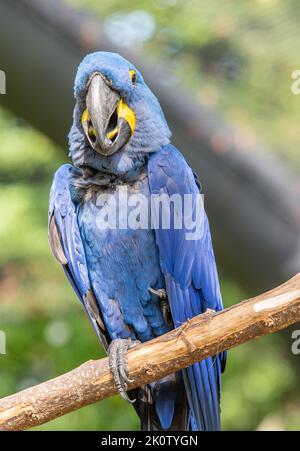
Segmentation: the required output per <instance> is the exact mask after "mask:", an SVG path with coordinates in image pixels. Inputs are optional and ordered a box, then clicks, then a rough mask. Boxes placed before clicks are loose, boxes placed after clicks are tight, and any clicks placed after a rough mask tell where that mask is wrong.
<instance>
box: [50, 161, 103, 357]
mask: <svg viewBox="0 0 300 451" xmlns="http://www.w3.org/2000/svg"><path fill="white" fill-rule="evenodd" d="M72 170H74V168H73V166H71V165H70V164H65V165H63V166H61V167H60V168H59V169H58V170H57V172H56V173H55V176H54V180H53V184H52V187H51V193H50V203H49V214H48V234H49V243H50V246H51V249H52V252H53V254H54V256H55V258H56V259H57V260H58V261H59V263H61V264H62V266H63V269H64V271H65V273H66V275H67V277H68V279H69V281H70V283H71V285H72V287H73V289H74V291H75V292H76V294H77V296H78V298H79V300H80V301H81V302H82V304H83V306H84V307H85V309H86V311H87V314H88V316H89V318H90V321H91V322H92V324H93V327H94V329H95V331H96V333H97V335H98V337H99V339H100V341H101V343H102V345H103V346H104V348H105V349H107V347H108V342H109V341H110V339H109V335H108V333H107V331H106V328H105V325H104V321H103V318H102V315H101V312H100V310H99V306H98V303H97V301H96V298H95V295H94V293H93V290H92V286H91V283H90V280H89V276H88V270H87V264H86V258H85V253H84V248H83V244H82V240H81V236H80V231H79V228H78V224H77V214H76V203H74V201H73V200H72V195H71V183H70V181H71V176H72Z"/></svg>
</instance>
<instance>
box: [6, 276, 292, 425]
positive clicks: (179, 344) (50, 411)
mask: <svg viewBox="0 0 300 451" xmlns="http://www.w3.org/2000/svg"><path fill="white" fill-rule="evenodd" d="M298 321H300V273H299V274H298V275H296V276H295V277H293V278H292V279H290V280H289V281H287V282H286V283H284V284H283V285H280V286H279V287H277V288H275V289H273V290H271V291H269V292H267V293H264V294H262V295H260V296H257V297H255V298H252V299H249V300H247V301H244V302H241V303H239V304H236V305H234V306H233V307H230V308H228V309H226V310H224V311H222V312H219V313H215V312H214V311H207V312H206V313H205V314H203V315H199V316H197V317H195V318H193V319H191V320H189V321H188V322H186V323H184V324H183V325H182V326H181V327H180V328H178V329H176V330H173V331H171V332H169V333H168V334H165V335H163V336H161V337H159V338H156V339H155V340H151V341H149V342H147V343H144V344H141V345H138V346H136V347H135V348H133V349H131V350H130V351H129V352H128V355H127V356H128V368H129V377H130V379H132V380H133V383H132V384H131V385H130V386H129V388H130V389H131V388H135V387H138V386H140V385H143V384H146V383H148V382H151V381H154V380H157V379H160V378H161V377H163V376H165V375H167V374H170V373H173V372H174V371H177V370H179V369H181V368H185V367H187V366H189V365H190V364H192V363H194V362H197V361H200V360H202V359H204V358H206V357H208V356H212V355H215V354H217V353H219V352H221V351H224V350H225V349H230V348H232V347H234V346H237V345H240V344H242V343H245V342H246V341H249V340H252V339H254V338H256V337H259V336H262V335H267V334H270V333H273V332H276V331H278V330H280V329H283V328H285V327H287V326H289V325H291V324H293V323H296V322H298ZM114 394H116V389H115V387H114V384H113V381H112V378H111V375H110V371H109V366H108V359H107V358H104V359H101V360H97V361H92V360H90V361H88V362H86V363H84V364H83V365H81V366H80V367H78V368H75V369H74V370H72V371H70V372H68V373H66V374H63V375H62V376H59V377H56V378H55V379H52V380H49V381H47V382H44V383H42V384H40V385H36V386H34V387H32V388H29V389H27V390H24V391H21V392H20V393H16V394H14V395H11V396H8V397H6V398H3V399H1V400H0V430H24V429H28V428H31V427H33V426H37V425H39V424H43V423H46V422H47V421H50V420H52V419H54V418H57V417H59V416H61V415H64V414H66V413H68V412H71V411H73V410H76V409H79V408H80V407H83V406H86V405H88V404H92V403H94V402H96V401H99V400H101V399H104V398H107V397H108V396H112V395H114Z"/></svg>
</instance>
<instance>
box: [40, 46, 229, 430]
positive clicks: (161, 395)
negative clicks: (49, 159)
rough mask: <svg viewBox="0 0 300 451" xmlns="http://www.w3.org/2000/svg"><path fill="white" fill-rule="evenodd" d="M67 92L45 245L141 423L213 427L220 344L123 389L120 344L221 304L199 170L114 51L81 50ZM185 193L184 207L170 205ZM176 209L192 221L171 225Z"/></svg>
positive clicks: (222, 358)
mask: <svg viewBox="0 0 300 451" xmlns="http://www.w3.org/2000/svg"><path fill="white" fill-rule="evenodd" d="M74 98H75V107H74V112H73V122H72V125H71V128H70V132H69V135H68V140H69V157H70V159H71V163H66V164H63V165H62V166H61V167H60V168H59V169H58V170H57V171H56V173H55V175H54V179H53V183H52V187H51V191H50V201H49V213H48V236H49V243H50V247H51V249H52V252H53V254H54V256H55V258H56V259H57V260H58V262H59V263H60V264H61V265H62V267H63V269H64V271H65V274H66V276H67V278H68V280H69V282H70V284H71V286H72V287H73V289H74V291H75V293H76V295H77V297H78V298H79V300H80V302H81V303H82V305H83V307H84V309H85V311H86V313H87V315H88V318H89V320H90V322H91V323H92V325H93V327H94V330H95V332H96V334H97V336H98V338H99V340H100V342H101V344H102V346H103V347H104V349H105V351H106V352H107V354H108V356H109V366H110V370H111V374H112V377H113V380H114V383H115V386H116V388H117V390H118V392H119V393H120V395H121V396H122V397H123V398H124V399H126V400H127V401H129V402H130V403H131V404H132V405H133V407H134V408H135V410H136V412H137V414H138V416H139V418H140V425H141V430H144V431H171V430H185V431H215V430H220V427H221V426H220V392H221V373H222V372H223V371H224V368H225V363H226V352H222V353H220V354H218V355H215V356H213V357H209V358H206V359H205V360H202V361H201V362H198V363H194V364H193V365H190V366H189V367H188V368H186V369H184V370H181V371H178V372H175V373H174V374H171V375H169V376H166V377H164V378H162V379H160V380H159V381H156V382H153V383H149V384H147V385H144V386H141V387H139V388H137V389H133V390H128V389H127V387H128V384H129V383H130V379H129V376H128V369H127V360H126V353H127V350H128V349H130V348H131V347H133V346H136V345H138V343H144V342H146V341H148V340H151V339H153V338H155V337H159V336H161V335H163V334H165V333H167V332H168V331H170V330H172V329H174V328H177V327H179V326H180V325H181V324H183V323H184V322H185V321H187V320H189V319H190V318H192V317H194V316H196V315H199V314H201V313H204V312H206V311H207V310H208V309H211V310H214V311H220V310H222V309H223V303H222V297H221V291H220V284H219V279H218V271H217V266H216V262H215V257H214V251H213V246H212V240H211V234H210V228H209V222H208V218H207V215H206V213H205V210H204V205H203V202H202V203H201V199H203V197H202V194H203V193H202V187H201V184H200V182H199V179H198V177H197V175H196V174H195V173H194V172H193V170H192V169H191V167H190V166H189V164H188V163H187V161H186V160H185V158H184V157H183V155H182V153H181V152H180V151H179V150H178V149H177V148H176V147H175V146H174V145H173V144H172V142H171V131H170V129H169V126H168V124H167V122H166V119H165V117H164V114H163V111H162V108H161V106H160V104H159V101H158V99H157V98H156V96H155V95H154V94H153V92H152V91H151V90H150V88H149V87H148V86H147V84H146V82H145V81H144V79H143V76H142V74H141V72H140V71H139V70H138V69H137V68H136V67H135V66H134V65H133V64H132V63H130V62H129V61H127V60H126V59H125V58H123V57H122V56H121V55H119V54H117V53H110V52H104V51H98V52H94V53H91V54H88V55H86V56H85V57H84V59H83V60H82V61H81V63H80V64H79V67H78V70H77V74H76V77H75V83H74ZM188 197H190V201H189V203H188V206H186V205H185V204H184V203H182V204H176V202H175V201H176V199H179V200H183V199H185V198H188ZM126 199H127V201H128V200H129V201H128V202H127V203H126ZM155 199H159V202H158V203H156V207H155V208H153V209H152V208H151V207H152V205H153V204H155V202H154V200H155ZM161 199H164V200H166V202H163V201H161ZM168 199H169V202H168ZM145 200H146V202H145ZM178 205H179V206H178ZM198 205H200V207H199V208H198ZM152 210H153V212H152ZM167 210H169V211H167ZM183 210H184V211H185V210H186V211H187V215H186V216H187V218H188V219H189V220H190V222H192V223H191V224H189V223H188V221H186V222H184V221H181V224H180V225H181V226H178V224H177V223H176V220H177V219H178V217H179V216H180V215H178V213H180V212H181V213H182V212H183ZM198 210H199V211H200V214H199V215H198ZM151 215H152V216H153V217H155V218H156V222H155V221H154V219H153V217H150V216H151ZM160 215H161V216H160ZM168 215H169V216H168ZM182 215H183V216H184V217H185V215H184V214H183V213H182ZM170 216H171V219H170ZM195 217H196V220H193V218H195ZM168 218H169V222H168ZM130 221H131V223H130V225H129V222H130ZM164 221H165V223H163V222H164Z"/></svg>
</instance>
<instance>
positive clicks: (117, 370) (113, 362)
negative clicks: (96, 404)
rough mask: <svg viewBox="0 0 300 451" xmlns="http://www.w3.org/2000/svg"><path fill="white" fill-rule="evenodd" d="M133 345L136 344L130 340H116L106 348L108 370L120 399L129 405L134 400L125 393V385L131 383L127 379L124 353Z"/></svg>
mask: <svg viewBox="0 0 300 451" xmlns="http://www.w3.org/2000/svg"><path fill="white" fill-rule="evenodd" d="M135 344H136V342H133V341H132V340H131V339H130V338H129V339H123V338H117V339H115V340H113V341H112V342H111V344H110V345H109V348H108V358H109V368H110V371H111V373H112V376H113V379H114V382H115V386H116V388H117V390H118V392H119V394H120V395H121V397H122V398H123V399H125V401H128V402H130V403H134V402H135V399H130V398H129V397H128V395H127V393H126V391H127V385H128V384H131V383H132V382H133V380H131V379H129V377H128V369H127V359H126V352H127V351H128V349H130V348H132V347H133V346H135Z"/></svg>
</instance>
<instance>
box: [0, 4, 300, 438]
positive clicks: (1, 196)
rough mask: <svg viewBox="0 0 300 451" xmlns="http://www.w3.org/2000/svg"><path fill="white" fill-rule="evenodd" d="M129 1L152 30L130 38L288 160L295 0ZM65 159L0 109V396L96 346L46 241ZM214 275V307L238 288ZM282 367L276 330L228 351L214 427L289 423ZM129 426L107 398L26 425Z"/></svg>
mask: <svg viewBox="0 0 300 451" xmlns="http://www.w3.org/2000/svg"><path fill="white" fill-rule="evenodd" d="M69 1H72V3H76V4H78V5H80V6H88V7H89V8H91V9H94V10H95V11H96V12H97V13H100V14H101V15H102V16H103V17H105V18H107V20H108V19H109V18H111V17H112V15H114V14H116V12H118V14H124V13H128V6H126V4H125V3H124V2H121V1H120V0H112V1H110V2H96V1H95V0H90V1H79V0H69ZM130 10H131V11H134V10H144V11H147V12H148V13H150V14H151V15H152V16H153V17H154V19H155V33H154V34H153V35H152V36H151V38H149V39H148V40H146V41H145V42H144V43H143V44H141V43H137V44H136V45H137V46H138V45H140V46H141V48H142V46H143V47H144V48H143V51H147V52H148V54H149V55H150V56H151V57H152V58H153V59H155V58H161V57H162V56H163V58H164V64H166V66H170V67H168V70H169V71H171V73H173V75H174V74H175V75H176V76H180V77H182V80H183V82H184V83H185V84H186V85H187V87H188V86H192V87H193V89H194V90H195V91H196V93H197V96H199V98H201V100H202V101H203V100H204V101H205V102H206V104H207V105H211V106H212V107H218V108H221V109H222V110H223V111H224V112H225V114H226V115H227V116H228V118H229V119H230V120H231V121H233V122H235V123H236V124H237V125H239V126H240V127H241V129H243V130H244V133H246V135H247V136H248V139H249V140H251V139H255V137H256V134H257V135H259V137H262V138H263V139H264V140H265V141H266V142H267V143H268V144H270V146H271V147H272V148H274V149H277V150H278V151H279V152H281V153H282V155H285V156H286V157H288V158H289V159H290V161H291V162H293V163H296V164H298V163H297V161H298V156H297V152H298V147H297V136H296V135H297V132H296V131H297V121H298V120H299V119H300V117H299V114H300V113H299V109H297V102H299V99H297V97H294V96H292V95H290V84H291V83H290V82H291V80H290V74H291V72H292V70H294V69H295V67H294V64H295V63H296V62H297V57H296V52H297V51H298V50H297V46H296V45H295V43H296V39H297V38H298V37H299V32H298V28H297V27H298V25H297V21H298V20H299V17H298V16H299V12H298V10H297V9H296V2H295V1H291V0H288V1H285V2H283V0H282V1H280V0H277V1H274V0H273V1H271V0H269V1H264V2H262V1H260V2H258V1H252V2H250V1H240V2H233V1H229V0H228V1H226V2H223V3H222V7H220V2H217V1H216V0H211V1H210V2H203V1H191V0H187V1H186V2H178V1H175V0H156V1H153V2H146V1H145V0H144V1H141V0H134V1H132V2H131V3H130ZM224 54H225V55H229V56H230V58H229V60H226V58H225V59H224V58H223V59H222V57H224ZM232 55H233V56H234V58H231V57H232ZM230 62H231V63H230ZM169 63H170V64H169ZM229 63H230V64H231V65H232V66H230V64H229ZM222 71H223V72H222ZM235 72H237V74H236V73H235ZM70 121H71V118H70ZM254 130H255V132H254ZM247 133H248V134H247ZM243 136H244V138H245V134H244V135H243ZM246 142H247V139H246ZM66 159H67V153H66V152H65V153H64V152H62V151H61V149H58V148H57V147H56V146H55V145H54V144H53V143H52V142H51V141H50V140H49V139H47V138H46V137H45V136H43V135H41V134H40V133H38V132H37V131H35V130H33V129H32V128H31V127H29V126H28V125H27V124H25V123H24V122H22V121H21V120H17V119H16V118H14V117H12V116H11V115H10V114H9V113H8V112H6V111H4V110H2V109H0V211H1V215H0V249H1V252H0V307H1V313H0V330H3V331H4V332H5V333H6V337H7V354H6V355H0V397H1V396H5V395H8V394H11V393H13V392H15V391H17V390H20V389H22V388H25V387H27V386H30V385H32V384H35V383H38V382H41V381H44V380H47V379H49V378H51V377H54V376H56V375H58V374H61V373H63V372H65V371H68V370H70V369H72V368H73V367H75V366H77V365H79V364H81V363H82V362H84V361H85V360H88V359H95V358H99V357H100V356H102V355H103V352H102V351H101V349H100V347H99V345H98V343H97V339H96V336H95V334H94V332H93V330H92V327H91V326H90V324H89V322H88V319H87V318H86V316H85V313H84V312H83V309H82V307H81V305H80V303H79V302H78V301H77V299H76V298H75V295H74V293H73V291H72V289H71V288H70V286H69V283H68V282H67V280H66V278H65V276H64V274H63V272H62V270H61V269H60V268H59V266H58V264H57V263H56V262H55V260H54V258H53V257H52V255H51V253H50V251H49V247H48V242H47V207H48V195H49V189H50V184H51V178H52V176H53V172H54V171H55V169H56V168H57V167H58V166H59V165H60V164H61V163H62V162H63V161H65V160H66ZM200 175H201V174H200ZM220 273H221V285H222V292H223V297H224V301H225V305H226V306H228V305H231V304H233V303H235V302H238V301H239V300H241V299H242V298H244V297H246V295H247V293H245V292H244V291H243V290H242V288H241V287H239V285H238V283H237V282H236V281H232V280H230V279H229V278H228V276H227V277H225V275H224V274H223V270H222V268H220ZM293 365H294V364H293V362H292V360H291V354H290V351H289V343H287V338H286V336H282V335H279V334H276V335H271V336H269V337H265V338H263V339H259V340H255V341H252V342H251V343H249V344H247V345H243V346H240V347H239V348H236V349H234V350H232V351H230V353H229V358H228V365H227V370H226V373H225V375H224V378H223V396H222V422H223V429H225V430H240V429H250V430H253V429H286V430H288V429H300V421H299V417H300V393H299V388H298V386H299V384H298V383H297V382H298V374H297V373H296V371H295V368H294V366H293ZM137 428H138V419H137V417H136V415H135V413H134V410H133V409H132V407H131V406H129V405H127V404H126V403H124V402H123V401H121V400H120V399H119V397H114V398H111V399H108V400H105V401H103V402H101V403H97V404H95V405H93V406H89V407H86V408H84V409H81V410H80V411H77V412H73V413H71V414H69V415H66V416H64V417H63V418H60V419H57V420H55V421H52V422H50V423H48V424H46V425H43V426H41V427H39V428H37V429H48V430H49V429H57V430H64V429H67V430H80V429H83V430H117V429H120V430H126V429H131V430H132V429H137Z"/></svg>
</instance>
